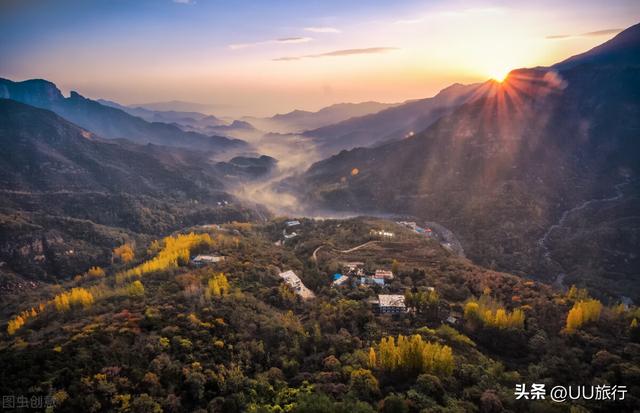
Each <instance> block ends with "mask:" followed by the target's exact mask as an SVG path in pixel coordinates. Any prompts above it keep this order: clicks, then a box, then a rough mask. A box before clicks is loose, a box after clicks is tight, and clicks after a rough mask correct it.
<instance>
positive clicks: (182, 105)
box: [129, 100, 226, 113]
mask: <svg viewBox="0 0 640 413" xmlns="http://www.w3.org/2000/svg"><path fill="white" fill-rule="evenodd" d="M129 107H131V108H143V109H149V110H152V111H160V112H171V111H174V112H198V113H209V112H211V111H216V110H217V109H222V108H225V107H226V105H218V104H210V103H197V102H185V101H184V100H170V101H167V102H148V103H134V104H133V105H129Z"/></svg>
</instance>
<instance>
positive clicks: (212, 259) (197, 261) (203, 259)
mask: <svg viewBox="0 0 640 413" xmlns="http://www.w3.org/2000/svg"><path fill="white" fill-rule="evenodd" d="M220 261H224V257H220V256H216V255H196V256H195V257H194V258H193V259H192V260H191V262H192V263H193V264H194V265H197V266H201V265H206V264H214V263H216V262H220Z"/></svg>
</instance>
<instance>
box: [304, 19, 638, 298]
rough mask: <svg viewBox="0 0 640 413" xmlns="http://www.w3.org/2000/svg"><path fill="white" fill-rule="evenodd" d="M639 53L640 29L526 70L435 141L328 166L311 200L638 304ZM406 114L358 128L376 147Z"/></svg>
mask: <svg viewBox="0 0 640 413" xmlns="http://www.w3.org/2000/svg"><path fill="white" fill-rule="evenodd" d="M639 47H640V25H636V26H633V27H631V28H629V29H627V30H625V31H623V32H622V33H620V34H618V35H617V36H616V37H615V38H614V39H612V40H610V41H609V42H607V43H605V44H603V45H601V46H599V47H597V48H594V49H592V50H591V51H589V52H587V53H584V54H582V55H579V56H575V57H573V58H570V59H568V60H566V61H564V62H562V63H559V64H558V65H555V66H552V67H549V68H535V69H520V70H515V71H512V72H511V73H510V74H509V77H508V78H507V79H506V80H505V81H504V82H503V83H502V84H498V83H493V84H484V85H482V86H476V88H481V89H476V91H479V92H481V93H475V91H472V90H469V89H467V96H474V99H470V100H469V99H468V98H464V99H463V103H462V104H461V105H460V106H459V107H457V108H453V110H450V113H446V112H447V111H445V113H444V116H443V117H441V118H439V119H437V120H435V122H434V123H433V124H431V126H429V127H427V128H426V130H424V131H419V130H416V131H415V132H416V133H415V135H414V136H411V137H408V138H407V139H404V140H402V141H396V142H392V143H388V144H385V145H382V146H379V147H376V148H368V149H362V148H360V149H354V150H351V151H348V152H347V151H345V152H342V153H340V154H338V155H336V156H333V157H331V158H329V159H327V160H324V161H321V162H318V163H317V164H315V165H313V166H312V167H311V168H310V169H309V170H308V171H307V172H306V173H305V174H304V175H303V176H302V177H301V178H300V179H299V180H298V181H297V188H298V190H299V191H301V192H304V193H305V194H306V198H305V199H306V201H307V202H308V203H309V204H311V205H313V206H315V207H316V208H319V209H323V210H333V211H335V210H341V211H350V212H371V213H373V212H377V213H380V212H383V213H400V214H409V215H413V216H416V217H417V218H419V219H420V218H421V219H425V220H432V221H439V222H441V223H443V224H445V225H446V226H447V227H449V228H450V229H452V230H453V231H454V232H455V233H456V234H457V235H458V237H459V238H460V239H461V240H462V243H463V245H464V247H465V251H466V252H467V255H468V256H469V257H470V258H472V259H473V260H474V262H478V263H480V264H482V265H486V266H494V267H497V268H501V269H508V270H511V271H515V272H517V273H519V274H521V275H532V276H537V277H554V276H555V275H557V274H560V273H567V274H568V278H567V280H568V282H576V281H578V282H582V283H586V284H588V285H589V286H590V287H593V288H595V289H596V290H598V289H600V290H602V291H607V292H609V293H613V294H624V295H633V297H634V299H636V300H637V299H638V298H640V287H639V284H638V277H640V256H639V255H638V254H637V251H638V250H639V248H638V247H640V245H639V243H638V239H640V219H639V218H638V214H637V211H638V203H639V202H640V201H639V200H638V193H639V192H640V189H639V188H638V186H639V185H638V180H637V176H638V173H639V172H640V170H639V169H640V139H638V138H639V137H640V66H639V61H638V59H639V56H640V54H639V53H638V50H640V49H639ZM458 88H460V87H458ZM434 99H435V98H434ZM428 102H429V101H426V102H425V103H427V104H428ZM400 110H403V107H402V106H399V107H396V108H393V109H388V110H386V111H383V112H380V113H378V114H376V115H371V116H368V117H365V118H361V119H357V120H356V119H352V120H349V121H346V122H344V124H346V125H350V124H352V123H359V124H360V128H361V130H365V131H368V132H366V133H365V134H364V135H363V136H371V134H373V133H375V131H377V130H380V129H382V128H384V127H385V123H384V122H383V121H382V120H381V119H382V117H383V116H387V115H386V114H387V113H393V111H400ZM416 113H420V111H419V110H417V111H416ZM428 113H429V112H428V111H427V112H426V114H427V115H428ZM441 114H442V113H441ZM399 118H400V119H402V116H400V117H399ZM367 120H369V121H371V124H368V123H367ZM394 129H395V130H398V129H397V128H395V127H392V128H389V129H388V130H385V131H382V132H381V133H380V134H379V135H378V136H381V137H382V136H383V135H384V136H389V135H388V134H387V131H391V130H394ZM332 130H333V131H334V133H335V134H333V135H332V134H331V133H330V131H332ZM351 130H357V129H356V128H352V129H351ZM343 131H347V133H348V131H349V128H347V127H343V126H342V125H341V126H337V125H336V126H332V127H330V128H327V129H326V130H325V132H326V133H324V134H322V135H321V137H322V138H323V139H336V140H340V139H345V138H344V136H348V135H341V134H342V133H343ZM404 132H406V129H405V130H402V129H399V133H404ZM309 134H315V135H319V133H318V131H314V132H309ZM615 185H618V188H620V190H621V191H622V192H623V196H621V197H618V196H616V191H615V190H614V186H615ZM590 200H594V202H588V201H590ZM597 200H603V201H602V202H598V201H597ZM582 205H585V206H584V207H582ZM613 210H615V211H616V212H617V213H612V212H611V211H613ZM607 211H609V212H607ZM563 214H564V215H563ZM598 217H600V218H598ZM565 223H566V225H567V226H566V227H564V224H565ZM578 223H581V224H578ZM554 224H557V225H555V226H554ZM576 231H579V232H576ZM547 233H550V235H549V236H548V237H546V238H545V239H543V238H544V237H545V234H547ZM578 241H580V242H578ZM541 244H545V245H541ZM549 249H550V251H548V250H549ZM581 250H582V252H586V251H588V258H587V256H586V255H584V254H582V253H581ZM547 252H549V254H547Z"/></svg>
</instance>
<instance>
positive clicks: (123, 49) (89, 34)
mask: <svg viewBox="0 0 640 413" xmlns="http://www.w3.org/2000/svg"><path fill="white" fill-rule="evenodd" d="M639 21H640V2H638V1H637V0H608V1H593V0H569V1H562V0H553V1H550V0H542V1H535V2H532V1H489V0H484V1H480V0H453V1H444V0H442V1H436V0H433V1H415V0H408V1H402V0H394V1H389V0H370V1H358V0H347V1H345V0H341V1H336V0H321V1H314V0H297V1H284V0H269V1H247V0H227V1H222V0H135V1H133V0H50V1H44V0H41V1H35V0H0V77H5V78H9V79H12V80H24V79H30V78H44V79H48V80H51V81H53V82H54V83H56V84H57V85H58V87H60V89H62V90H63V92H65V93H68V92H69V91H70V90H76V91H78V92H79V93H80V94H82V95H84V96H87V97H90V98H94V99H95V98H104V99H110V100H114V101H117V102H119V103H123V104H135V103H146V102H162V101H171V100H181V101H188V102H198V103H202V104H207V105H210V111H213V112H215V114H218V115H223V116H241V115H255V116H270V115H273V114H275V113H284V112H288V111H290V110H293V109H304V110H317V109H319V108H321V107H323V106H327V105H330V104H333V103H338V102H361V101H369V100H375V101H381V102H401V101H404V100H407V99H416V98H424V97H429V96H433V95H434V94H435V93H437V92H438V91H439V90H440V89H442V88H444V87H446V86H448V85H450V84H452V83H455V82H459V83H472V82H477V81H483V80H487V79H489V78H500V77H503V76H504V75H505V74H506V73H507V72H508V71H509V70H510V69H514V68H518V67H531V66H541V65H549V64H553V63H555V62H558V61H560V60H563V59H565V58H566V57H569V56H571V55H574V54H577V53H580V52H583V51H586V50H588V49H589V48H591V47H593V46H596V45H598V44H600V43H602V42H604V41H606V40H608V39H610V38H611V37H613V36H614V35H615V34H616V33H617V32H619V31H620V30H621V29H624V28H626V27H629V26H631V25H633V24H635V23H638V22H639Z"/></svg>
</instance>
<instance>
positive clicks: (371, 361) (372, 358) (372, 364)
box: [368, 347, 378, 369]
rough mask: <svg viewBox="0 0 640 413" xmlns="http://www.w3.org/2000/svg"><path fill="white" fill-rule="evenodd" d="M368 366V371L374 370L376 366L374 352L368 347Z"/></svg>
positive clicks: (376, 361)
mask: <svg viewBox="0 0 640 413" xmlns="http://www.w3.org/2000/svg"><path fill="white" fill-rule="evenodd" d="M368 365H369V368H370V369H374V368H376V366H377V365H378V359H377V357H376V351H375V350H374V349H373V347H369V362H368Z"/></svg>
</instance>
